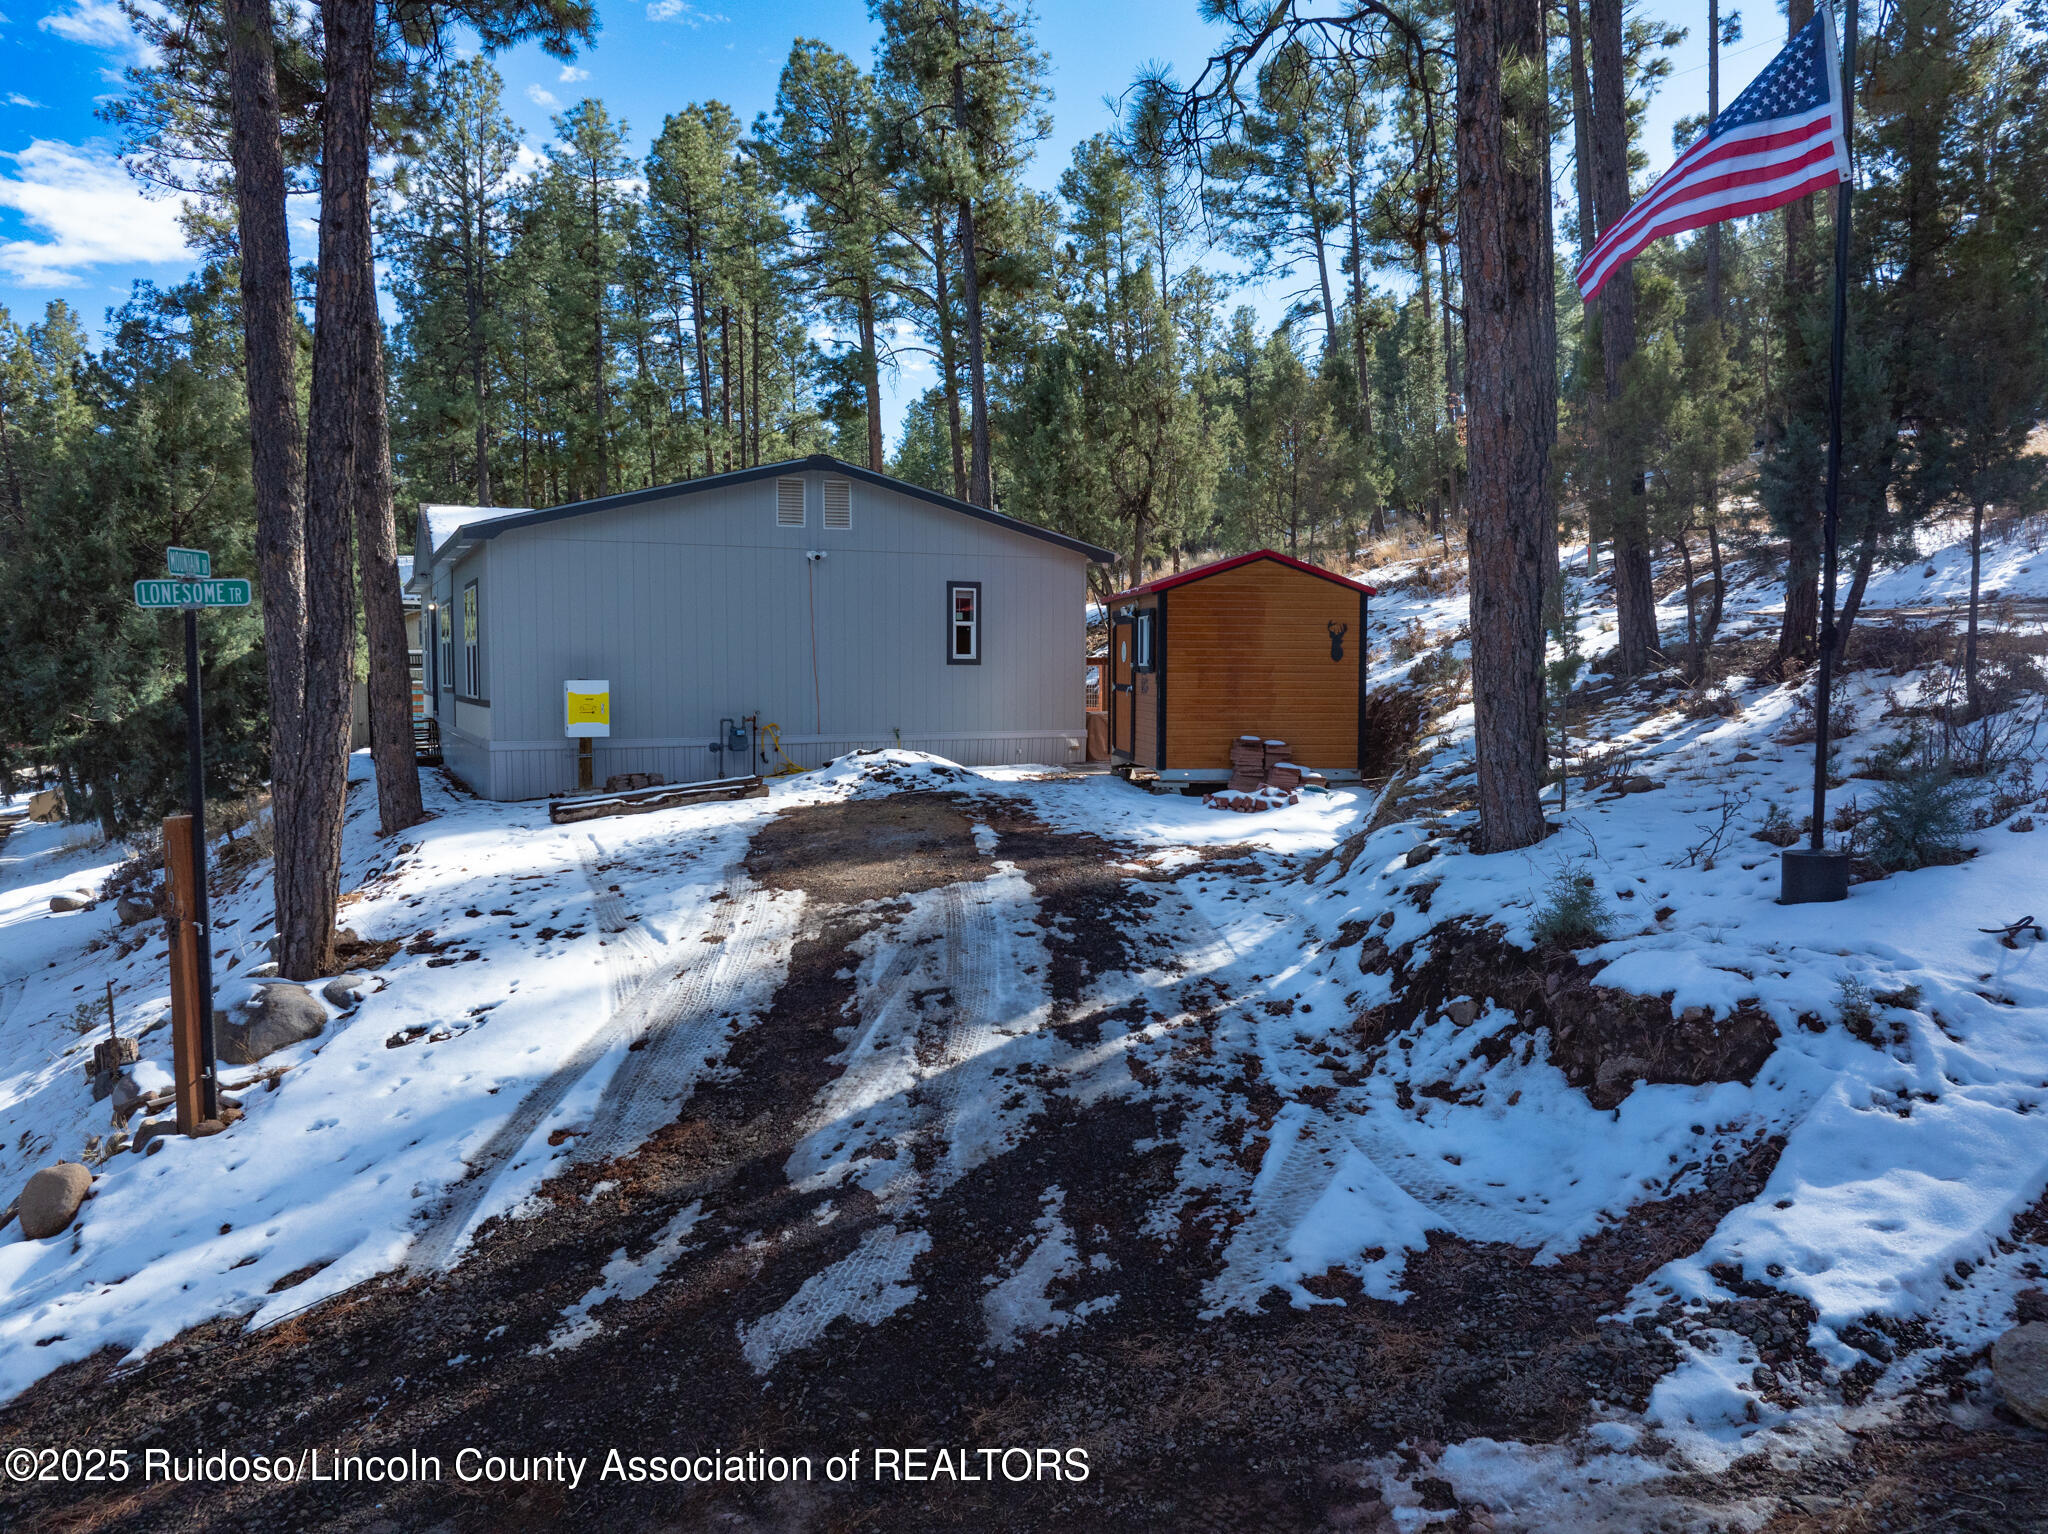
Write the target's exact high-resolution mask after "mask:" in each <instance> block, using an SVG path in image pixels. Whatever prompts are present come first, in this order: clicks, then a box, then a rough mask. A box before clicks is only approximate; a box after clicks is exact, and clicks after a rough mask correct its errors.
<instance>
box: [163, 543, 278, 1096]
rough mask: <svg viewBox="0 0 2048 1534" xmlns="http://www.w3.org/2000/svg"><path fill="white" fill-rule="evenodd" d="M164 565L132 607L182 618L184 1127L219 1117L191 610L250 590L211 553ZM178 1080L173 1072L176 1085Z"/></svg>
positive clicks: (202, 751)
mask: <svg viewBox="0 0 2048 1534" xmlns="http://www.w3.org/2000/svg"><path fill="white" fill-rule="evenodd" d="M164 566H165V568H166V569H168V570H169V571H170V573H171V575H172V576H173V577H174V579H171V580H146V581H137V582H136V583H135V605H136V606H137V607H140V608H145V609H148V610H151V611H156V610H161V609H166V608H169V609H175V610H177V611H180V612H183V613H184V615H185V778H186V784H185V791H186V795H187V797H188V798H189V800H190V801H191V812H190V813H191V821H190V831H189V835H190V838H191V864H190V875H189V880H190V895H189V899H188V900H186V901H182V902H179V903H178V906H179V909H178V911H177V913H176V914H177V920H178V922H179V924H180V926H181V927H182V928H184V929H185V930H184V931H182V932H181V933H180V934H178V938H177V939H174V941H173V944H172V946H173V948H174V949H176V948H178V947H179V939H189V941H188V942H186V943H185V946H184V948H183V950H182V951H183V952H184V953H185V954H186V955H188V958H187V964H188V966H189V973H187V974H186V975H185V977H184V979H183V981H182V983H180V984H177V985H174V986H173V987H172V1006H173V1010H174V1011H176V1010H178V1009H179V1004H180V1003H181V1002H182V1003H183V1004H184V1006H185V1007H186V1008H187V1009H196V1010H197V1012H198V1016H197V1018H190V1017H188V1018H186V1019H185V1020H184V1021H183V1023H182V1027H184V1028H185V1029H188V1030H192V1031H195V1032H196V1033H197V1036H198V1041H199V1051H198V1053H199V1060H198V1062H197V1064H198V1072H197V1075H198V1084H199V1102H198V1103H197V1104H192V1105H188V1104H186V1103H185V1102H184V1100H183V1094H182V1092H181V1094H180V1102H179V1108H178V1122H179V1126H180V1127H181V1128H185V1129H186V1130H187V1132H189V1131H190V1126H191V1124H193V1123H197V1122H198V1121H200V1120H203V1119H218V1118H219V1117H220V1077H219V1073H218V1070H217V1060H216V1054H217V1051H216V1048H215V1044H214V1037H213V933H212V930H211V928H212V917H211V915H210V913H209V911H208V909H207V900H206V737H205V733H204V730H203V728H202V726H201V723H200V708H199V705H200V695H199V610H200V609H201V608H202V607H247V606H248V605H249V600H250V591H249V583H248V582H247V581H242V580H220V581H217V580H214V579H213V556H212V555H211V554H210V553H208V552H207V551H206V550H204V549H178V548H172V549H166V550H164ZM166 824H167V825H168V822H167V823H166ZM165 851H166V853H167V854H168V853H169V852H170V851H171V849H170V848H169V847H168V846H167V847H166V849H165ZM168 861H169V858H168V856H167V858H166V862H167V863H168ZM195 1024H196V1029H195V1028H194V1025H195ZM182 1083H183V1076H182V1074H181V1078H180V1084H181V1086H182Z"/></svg>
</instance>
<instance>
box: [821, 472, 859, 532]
mask: <svg viewBox="0 0 2048 1534" xmlns="http://www.w3.org/2000/svg"><path fill="white" fill-rule="evenodd" d="M825 526H826V527H827V528H828V529H831V530H832V531H834V532H841V533H843V532H846V531H848V530H849V529H850V528H851V527H852V526H853V483H852V481H850V480H844V479H828V480H826V481H825Z"/></svg>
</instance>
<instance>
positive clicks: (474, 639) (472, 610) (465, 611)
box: [462, 581, 484, 698]
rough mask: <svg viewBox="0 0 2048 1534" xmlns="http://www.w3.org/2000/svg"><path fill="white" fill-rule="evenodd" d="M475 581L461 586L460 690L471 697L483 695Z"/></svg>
mask: <svg viewBox="0 0 2048 1534" xmlns="http://www.w3.org/2000/svg"><path fill="white" fill-rule="evenodd" d="M476 604H477V596H476V582H475V581H471V582H470V583H469V584H468V585H467V586H464V587H463V588H462V690H463V692H464V694H466V695H467V696H469V697H472V698H481V697H482V696H483V695H484V674H483V673H484V667H483V626H482V625H481V624H480V623H478V622H477V605H476Z"/></svg>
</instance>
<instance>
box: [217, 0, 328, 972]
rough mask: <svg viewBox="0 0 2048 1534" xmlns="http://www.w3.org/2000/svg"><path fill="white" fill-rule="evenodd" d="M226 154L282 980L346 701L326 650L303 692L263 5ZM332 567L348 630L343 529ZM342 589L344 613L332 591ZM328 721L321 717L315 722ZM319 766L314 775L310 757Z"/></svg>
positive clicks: (318, 889)
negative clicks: (319, 730)
mask: <svg viewBox="0 0 2048 1534" xmlns="http://www.w3.org/2000/svg"><path fill="white" fill-rule="evenodd" d="M226 22H227V58H228V96H229V101H230V105H231V112H232V127H231V134H230V153H231V155H232V157H233V160H234V169H235V215H236V237H237V243H238V245H239V253H240V258H241V289H242V293H241V297H242V348H243V355H244V365H243V380H244V386H245V389H246V392H247V395H248V400H249V444H250V458H251V478H252V482H253V488H254V492H255V502H256V577H257V580H258V582H259V583H260V587H261V591H262V596H263V655H264V668H265V672H266V680H267V681H268V683H269V687H270V776H271V799H270V806H271V808H270V813H271V825H272V831H273V833H274V840H275V846H276V857H275V859H274V861H273V895H274V898H275V900H276V905H277V935H278V943H279V948H280V952H279V955H278V962H279V965H280V967H281V969H282V972H283V973H284V974H286V975H287V976H292V977H301V978H310V977H312V976H314V975H318V974H322V973H324V972H325V970H326V969H327V967H328V966H327V963H326V959H327V953H328V945H329V943H330V942H331V941H332V938H331V934H332V933H333V930H334V910H335V900H336V896H337V893H338V890H337V885H338V882H339V878H340V853H341V847H340V839H339V838H340V829H341V802H340V800H341V793H342V788H343V783H342V778H341V772H342V771H343V770H345V769H340V768H339V763H338V762H336V761H334V760H333V757H334V753H333V751H332V749H331V747H332V744H333V743H332V742H330V741H326V740H323V741H321V742H320V743H319V745H320V746H321V747H324V748H327V749H325V751H324V754H322V753H318V752H316V743H315V741H314V739H313V738H312V736H311V733H310V731H309V722H310V721H314V720H318V721H321V722H322V723H323V724H326V725H328V726H329V729H328V733H329V734H331V733H332V728H331V722H332V721H333V720H334V719H336V718H338V719H339V720H340V721H341V729H342V731H343V732H344V734H343V736H342V739H341V742H340V744H341V746H342V748H343V749H344V750H345V749H346V745H347V737H346V734H345V732H346V730H347V720H348V691H347V676H346V672H344V673H343V676H342V681H341V690H340V694H339V697H338V698H336V697H335V696H334V689H333V678H332V676H331V663H332V661H333V659H334V655H335V651H334V648H333V646H332V645H331V644H330V645H327V646H324V647H323V649H322V652H321V654H322V660H323V668H322V671H321V673H320V683H321V686H320V687H319V688H318V689H317V691H316V690H315V689H313V688H309V686H308V680H309V679H308V672H307V621H308V611H307V577H306V524H305V514H304V508H303V503H302V501H301V500H300V494H301V487H302V485H303V482H304V447H303V437H302V435H301V428H300V422H299V391H298V364H297V359H298V339H297V316H296V315H295V314H294V312H293V308H292V270H291V242H290V237H289V233H288V225H287V222H286V217H285V172H284V130H283V116H282V113H281V111H280V108H279V104H278V94H277V57H276V43H275V39H274V37H273V35H272V32H271V18H270V6H269V3H268V0H227V7H226ZM341 545H342V549H341V562H340V563H339V564H338V565H337V566H332V567H330V568H329V569H328V570H323V571H322V572H321V573H320V582H321V587H322V598H323V600H322V602H321V604H320V611H321V616H322V618H323V620H324V621H327V622H329V623H333V624H338V625H339V626H340V627H341V628H342V629H343V631H344V632H345V630H346V617H347V593H346V589H345V587H346V582H347V580H348V563H347V555H348V539H347V523H346V520H345V519H344V521H343V522H342V539H341ZM337 575H338V577H339V579H340V581H341V582H342V583H343V585H344V590H343V592H342V593H341V604H340V608H341V611H340V614H339V616H337V615H336V613H335V611H334V603H333V601H332V596H333V593H332V592H331V591H330V590H329V589H328V588H329V587H330V586H331V585H332V583H333V579H334V578H335V577H336V576H337ZM321 708H326V709H328V710H330V712H328V713H326V714H324V715H323V714H322V713H321V712H320V711H319V710H320V709H321ZM316 754H322V761H321V762H320V764H319V768H318V770H316V766H315V763H314V760H313V758H314V757H315V755H316Z"/></svg>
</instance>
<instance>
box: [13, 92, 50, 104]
mask: <svg viewBox="0 0 2048 1534" xmlns="http://www.w3.org/2000/svg"><path fill="white" fill-rule="evenodd" d="M7 104H8V105H9V106H11V107H40V106H41V105H42V103H41V102H40V101H38V100H36V99H35V97H33V96H24V95H22V93H21V92H20V91H9V92H8V93H7Z"/></svg>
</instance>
